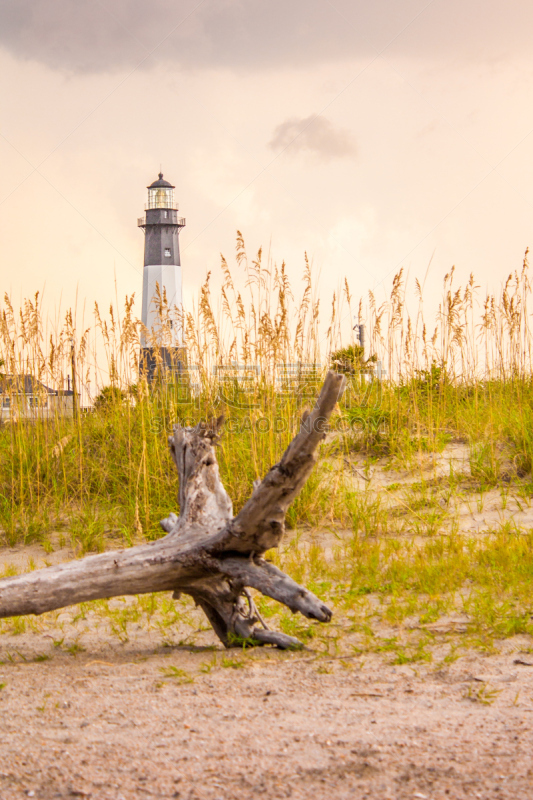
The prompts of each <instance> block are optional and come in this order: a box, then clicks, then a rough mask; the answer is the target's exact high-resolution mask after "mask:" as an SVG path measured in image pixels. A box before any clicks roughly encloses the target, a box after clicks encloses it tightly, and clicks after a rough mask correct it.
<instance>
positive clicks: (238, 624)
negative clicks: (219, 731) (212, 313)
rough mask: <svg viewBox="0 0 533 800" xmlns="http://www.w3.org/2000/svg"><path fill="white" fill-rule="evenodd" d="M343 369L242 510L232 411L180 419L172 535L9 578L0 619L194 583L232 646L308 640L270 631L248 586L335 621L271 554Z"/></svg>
mask: <svg viewBox="0 0 533 800" xmlns="http://www.w3.org/2000/svg"><path fill="white" fill-rule="evenodd" d="M344 383H345V379H344V377H343V376H342V375H338V374H336V373H334V372H329V373H328V375H327V377H326V380H325V382H324V385H323V387H322V391H321V392H320V396H319V398H318V400H317V403H316V406H315V408H314V409H313V411H312V412H311V413H310V414H308V415H307V416H306V417H305V418H304V419H303V420H302V423H301V428H300V432H299V433H298V434H297V435H296V436H295V438H294V439H293V440H292V442H291V444H290V445H289V447H288V448H287V450H286V451H285V453H284V455H283V457H282V459H281V461H279V463H278V464H276V465H275V466H273V467H272V468H271V469H270V470H269V472H268V473H267V475H266V476H265V477H264V479H263V480H262V481H256V483H255V484H254V490H253V493H252V495H251V497H250V499H249V500H248V502H247V503H246V504H245V506H244V507H243V508H242V510H241V511H240V512H239V514H237V516H236V517H233V510H232V504H231V500H230V498H229V496H228V494H227V492H226V490H225V489H224V486H223V485H222V482H221V481H220V477H219V471H218V464H217V460H216V456H215V449H214V448H215V444H216V442H217V440H218V438H219V431H220V428H221V426H222V423H223V420H222V418H219V419H218V420H216V421H214V422H213V423H211V424H205V423H200V424H199V425H197V426H196V427H195V428H182V427H180V426H179V425H176V426H174V433H173V435H172V436H170V437H169V444H170V451H171V454H172V458H173V459H174V463H175V464H176V468H177V470H178V473H179V477H180V488H179V504H180V515H179V517H178V516H176V515H175V514H170V515H169V516H168V517H167V518H166V519H164V520H162V522H161V526H162V527H163V529H164V530H165V531H166V532H167V536H165V537H164V538H163V539H160V540H159V541H157V542H152V543H150V544H144V545H140V546H138V547H132V548H130V549H128V550H121V551H114V552H107V553H102V554H100V555H95V556H88V557H86V558H84V559H81V560H79V561H72V562H69V563H67V564H59V565H58V566H54V567H48V568H46V569H41V570H37V571H35V572H31V573H29V574H27V575H20V576H17V577H13V578H6V579H4V580H2V581H0V618H1V617H13V616H20V615H23V614H43V613H44V612H46V611H52V610H54V609H57V608H63V607H64V606H68V605H72V604H74V603H80V602H84V601H87V600H95V599H97V598H103V597H116V596H119V595H125V594H143V593H147V592H162V591H169V590H170V591H174V596H179V595H180V593H182V592H185V593H186V594H189V595H190V596H191V597H192V598H193V599H194V601H195V602H196V603H197V605H199V606H201V608H202V609H203V610H204V612H205V614H206V616H207V618H208V620H209V622H210V623H211V625H212V627H213V629H214V631H215V633H216V634H217V636H218V637H219V639H220V640H221V641H222V642H223V644H224V645H225V646H226V647H231V646H233V645H238V644H240V643H242V641H243V640H247V641H248V642H250V643H251V644H274V645H277V646H278V647H281V648H292V647H299V646H301V645H300V642H299V641H298V640H297V639H294V638H293V637H291V636H286V635H285V634H283V633H278V632H276V631H271V630H268V628H267V626H266V625H265V623H264V621H263V620H262V618H261V616H260V614H259V613H258V611H257V608H256V607H255V603H254V602H253V600H252V598H251V595H250V594H249V592H248V590H247V587H251V588H253V589H256V590H258V591H259V592H261V593H262V594H264V595H267V596H268V597H272V598H273V599H274V600H278V601H279V602H280V603H283V604H284V605H286V606H288V608H290V609H291V611H293V612H296V611H299V612H300V613H301V614H303V615H304V616H305V617H308V618H309V619H316V620H319V621H320V622H328V621H329V620H330V619H331V616H332V612H331V611H330V609H329V608H328V607H327V606H325V605H324V604H323V603H322V602H321V601H320V600H319V599H318V598H317V597H315V595H314V594H312V593H311V592H309V591H308V590H307V589H305V588H303V587H302V586H299V585H298V584H297V583H295V582H294V581H293V580H292V579H291V578H289V577H288V576H287V575H285V574H284V573H283V572H281V570H279V569H277V567H275V566H274V565H273V564H271V563H269V562H268V561H265V559H264V558H263V554H264V553H265V552H266V551H267V550H269V549H270V548H273V547H277V546H278V545H279V543H280V541H281V538H282V536H283V533H284V530H285V514H286V512H287V509H288V507H289V505H290V504H291V503H292V501H293V500H294V498H295V497H296V496H297V494H298V493H299V492H300V491H301V489H302V487H303V485H304V483H305V481H306V480H307V478H308V477H309V475H310V473H311V470H312V469H313V466H314V464H315V462H316V449H317V446H318V444H319V442H320V441H321V440H322V439H323V438H324V436H325V429H326V425H327V421H328V419H329V417H330V415H331V413H332V411H333V409H334V407H335V404H336V402H337V400H338V398H339V397H340V395H341V393H342V391H343V389H344Z"/></svg>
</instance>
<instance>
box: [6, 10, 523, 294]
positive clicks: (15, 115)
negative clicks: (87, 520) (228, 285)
mask: <svg viewBox="0 0 533 800" xmlns="http://www.w3.org/2000/svg"><path fill="white" fill-rule="evenodd" d="M532 26H533V5H532V4H531V3H527V2H525V0H520V2H518V0H507V1H506V2H503V0H485V2H483V3H481V2H480V1H479V0H477V2H474V0H432V1H430V2H427V0H394V2H393V0H375V2H373V3H369V2H368V0H365V2H363V1H362V0H333V1H332V2H330V0H283V2H281V1H280V0H270V1H269V2H268V3H267V2H266V1H265V0H151V2H150V3H147V2H146V0H2V3H1V4H0V71H1V74H2V81H1V85H0V175H1V181H0V205H1V213H0V275H1V277H2V281H1V284H2V289H3V291H8V292H9V293H10V294H11V295H12V297H13V298H14V299H15V301H18V300H19V299H20V298H21V297H25V296H29V295H33V294H34V293H35V292H36V291H37V290H40V291H44V297H45V304H47V305H48V307H49V308H51V309H53V308H56V307H57V306H58V305H59V303H61V305H62V307H66V306H68V305H70V304H73V303H74V302H75V299H76V297H77V298H78V304H81V305H83V304H85V305H86V307H87V309H91V308H92V306H93V304H94V301H97V302H98V303H99V304H100V305H101V306H102V307H104V308H105V307H107V306H108V305H109V303H110V302H114V300H115V297H116V296H118V297H119V298H122V297H123V296H124V295H125V294H132V293H136V296H137V300H138V304H137V307H138V308H139V309H140V299H141V287H142V264H143V246H144V241H143V234H142V231H141V230H139V229H138V228H137V218H138V217H140V216H141V214H142V213H143V207H144V203H145V201H146V188H145V187H146V186H147V184H149V183H150V182H151V181H152V180H154V179H155V178H156V176H157V173H158V172H159V169H160V168H161V169H162V171H163V173H164V175H165V178H167V179H169V180H171V181H172V183H174V184H175V185H176V199H177V201H178V202H179V205H180V213H181V214H182V215H183V216H184V217H186V219H187V226H186V228H185V229H184V230H183V231H182V233H181V248H182V265H183V274H184V296H185V302H186V303H190V302H191V300H192V298H193V297H194V296H195V295H196V292H197V289H198V287H199V285H200V283H201V282H202V281H203V280H204V278H205V275H206V273H207V271H209V270H213V272H214V273H215V274H216V272H217V268H218V264H219V254H220V252H222V253H224V254H225V255H226V257H227V258H228V260H230V262H231V261H232V258H233V253H234V247H235V233H236V230H237V229H239V230H241V231H242V233H243V235H244V238H245V241H246V243H247V246H248V249H249V251H250V252H253V251H256V250H257V249H258V248H259V247H260V246H262V247H263V249H264V251H265V252H266V253H269V254H270V257H271V258H272V259H273V260H275V261H276V262H277V263H280V262H281V261H282V260H285V262H286V263H287V269H288V274H289V276H290V278H291V280H292V281H293V282H294V283H295V284H297V283H298V281H299V280H300V278H301V276H302V274H303V268H304V253H305V252H307V253H308V255H309V258H310V259H311V261H312V264H313V267H314V270H315V273H316V274H317V276H319V287H320V295H321V297H322V296H323V297H324V301H325V302H329V298H330V296H331V292H332V291H333V290H336V289H338V287H339V286H340V284H341V283H342V281H343V280H344V277H347V278H348V281H349V284H350V286H351V289H352V292H353V293H354V294H355V295H356V296H367V295H368V291H369V290H372V291H373V292H374V293H375V294H376V296H377V297H378V299H382V298H384V297H385V296H386V295H387V294H388V291H389V290H390V286H391V281H392V276H393V275H394V273H395V272H397V271H398V270H399V268H400V267H404V269H405V270H406V272H407V273H408V274H409V276H410V277H411V279H414V277H415V276H417V277H419V278H423V277H424V275H425V274H426V270H427V268H428V264H430V262H431V266H430V269H429V273H428V278H427V281H426V286H427V291H428V292H429V294H430V295H433V296H434V298H436V297H437V296H438V294H439V292H440V287H441V282H442V278H443V276H444V274H445V273H446V272H447V271H448V270H449V269H450V267H451V266H452V265H455V266H456V274H457V276H458V279H459V281H461V280H462V281H465V280H466V279H467V277H468V276H469V274H470V273H471V272H473V273H474V275H475V276H476V279H477V283H478V284H479V285H480V286H481V287H482V289H483V290H484V289H485V288H487V289H489V290H490V291H497V290H498V288H499V286H500V285H501V283H502V282H503V281H504V280H505V278H506V276H507V274H508V273H509V272H510V271H512V270H514V269H517V268H520V266H521V261H522V256H523V253H524V250H525V249H526V247H528V246H530V245H531V244H532V243H533V190H532V178H533V157H532V149H533V103H532V102H531V99H532V96H533V91H532V90H533V51H532V49H531V43H530V32H531V30H532ZM215 280H216V279H215Z"/></svg>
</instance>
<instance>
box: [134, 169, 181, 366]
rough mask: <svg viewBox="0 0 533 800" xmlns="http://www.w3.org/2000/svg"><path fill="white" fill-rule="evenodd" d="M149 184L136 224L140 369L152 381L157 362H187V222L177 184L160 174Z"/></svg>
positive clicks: (170, 363) (162, 364)
mask: <svg viewBox="0 0 533 800" xmlns="http://www.w3.org/2000/svg"><path fill="white" fill-rule="evenodd" d="M147 188H148V202H147V203H146V206H145V211H146V214H145V216H144V217H141V218H140V219H139V220H138V222H137V224H138V226H139V228H143V229H144V233H145V241H144V270H143V296H142V315H141V318H142V322H143V325H144V326H145V328H146V330H147V332H143V334H142V336H141V370H142V371H144V372H145V374H146V375H147V377H148V378H149V379H151V378H153V377H154V374H155V372H156V370H157V368H158V366H159V367H160V368H161V369H162V370H168V369H180V367H181V365H182V363H183V356H184V351H183V330H182V324H181V319H182V314H181V311H182V301H183V297H182V282H181V263H180V243H179V233H180V230H181V229H182V228H183V227H185V220H184V219H183V218H182V217H178V206H177V204H176V203H175V202H174V188H175V187H174V186H173V185H172V184H171V183H169V182H168V181H166V180H164V178H163V173H161V172H160V173H159V177H158V179H157V180H156V181H154V182H153V183H151V184H150V186H148V187H147Z"/></svg>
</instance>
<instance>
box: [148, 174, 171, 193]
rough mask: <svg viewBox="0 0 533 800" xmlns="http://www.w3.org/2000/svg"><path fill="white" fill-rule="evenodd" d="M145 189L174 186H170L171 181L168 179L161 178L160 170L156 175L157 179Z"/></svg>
mask: <svg viewBox="0 0 533 800" xmlns="http://www.w3.org/2000/svg"><path fill="white" fill-rule="evenodd" d="M146 188H147V189H175V188H176V187H175V186H172V184H171V183H169V182H168V181H165V180H163V173H162V172H160V173H159V176H158V180H157V181H154V182H153V183H151V184H150V186H147V187H146Z"/></svg>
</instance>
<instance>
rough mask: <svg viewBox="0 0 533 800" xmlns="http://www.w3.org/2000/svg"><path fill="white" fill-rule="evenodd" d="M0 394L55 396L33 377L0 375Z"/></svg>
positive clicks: (47, 387)
mask: <svg viewBox="0 0 533 800" xmlns="http://www.w3.org/2000/svg"><path fill="white" fill-rule="evenodd" d="M0 394H24V395H33V394H57V392H56V391H55V389H50V387H49V386H45V385H44V383H41V381H38V380H37V378H34V377H33V375H0Z"/></svg>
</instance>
